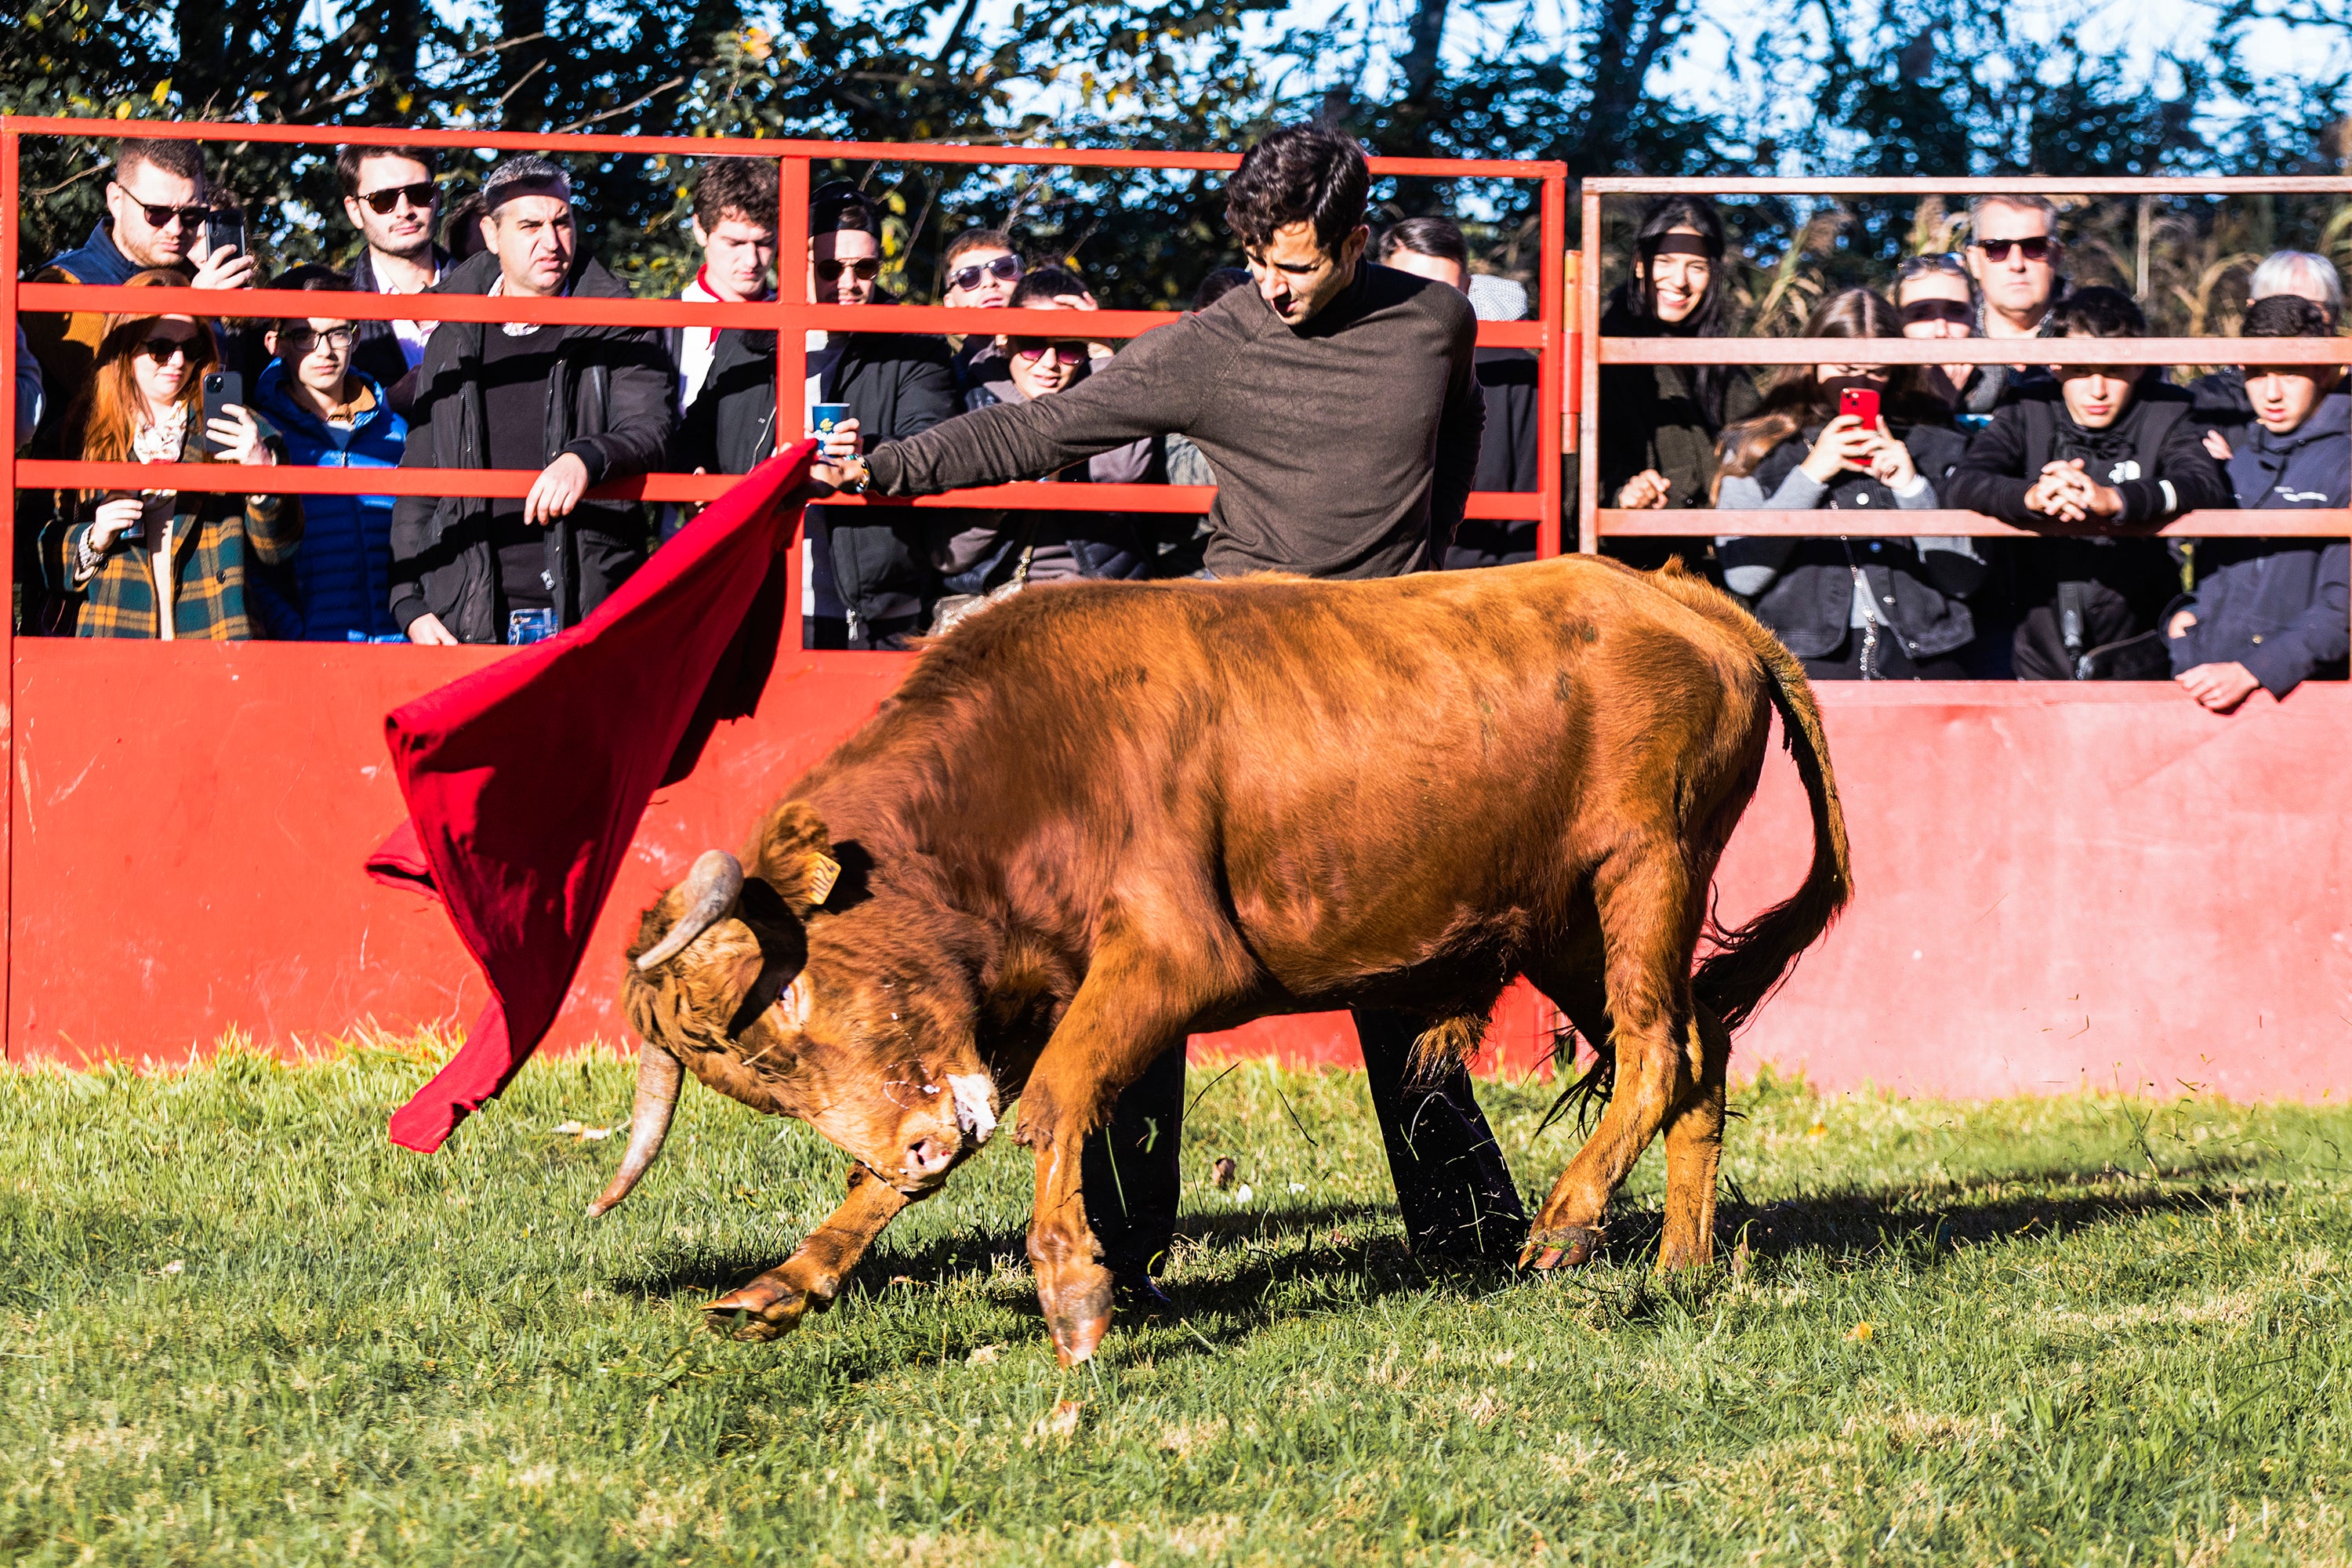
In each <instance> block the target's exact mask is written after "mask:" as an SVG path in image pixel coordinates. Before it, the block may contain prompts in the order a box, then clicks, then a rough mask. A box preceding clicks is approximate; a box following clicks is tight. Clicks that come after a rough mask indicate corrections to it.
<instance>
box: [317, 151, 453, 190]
mask: <svg viewBox="0 0 2352 1568" xmlns="http://www.w3.org/2000/svg"><path fill="white" fill-rule="evenodd" d="M371 158H405V159H407V160H408V161H409V162H410V163H418V164H422V165H423V166H424V169H425V178H426V179H428V180H429V179H431V178H432V177H433V176H434V175H435V174H437V173H439V171H438V170H436V168H435V167H434V166H433V149H431V148H430V147H344V148H341V149H339V150H338V151H337V152H336V153H335V183H336V184H339V185H341V186H342V188H343V195H344V196H345V197H346V198H347V199H348V198H356V197H357V196H358V195H359V194H360V165H361V164H362V163H366V162H368V160H370V159H371Z"/></svg>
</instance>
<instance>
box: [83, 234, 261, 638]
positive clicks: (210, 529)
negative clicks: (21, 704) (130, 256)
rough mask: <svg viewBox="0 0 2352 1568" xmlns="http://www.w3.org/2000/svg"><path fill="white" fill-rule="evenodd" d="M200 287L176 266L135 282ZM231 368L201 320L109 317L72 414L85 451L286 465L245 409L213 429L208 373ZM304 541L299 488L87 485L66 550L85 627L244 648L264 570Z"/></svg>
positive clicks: (101, 459)
mask: <svg viewBox="0 0 2352 1568" xmlns="http://www.w3.org/2000/svg"><path fill="white" fill-rule="evenodd" d="M186 281H187V279H186V277H185V275H184V274H183V273H182V272H180V271H179V270H178V269H177V268H149V269H148V270H146V271H143V272H136V273H133V274H131V276H130V277H129V278H126V279H122V282H123V283H124V285H126V286H127V287H130V288H133V289H154V288H169V287H173V286H175V285H176V286H184V285H185V283H186ZM216 363H219V351H218V348H217V346H216V345H215V342H214V338H213V334H212V333H211V332H210V331H207V330H206V329H205V326H204V325H203V324H202V323H201V322H198V321H194V319H192V318H190V317H187V316H140V315H110V316H108V317H107V318H106V319H105V322H104V327H103V330H102V331H100V335H99V340H98V353H97V359H96V362H95V363H94V364H93V365H92V367H91V370H90V374H89V380H88V382H87V383H86V384H85V385H84V388H83V391H82V395H81V397H80V398H79V401H78V403H77V405H76V407H75V410H74V412H73V414H72V415H70V416H68V422H69V425H70V426H71V427H72V428H73V429H74V430H75V431H77V432H78V439H77V441H76V444H75V448H74V449H75V452H76V455H77V456H79V458H82V459H83V460H84V461H86V462H93V463H130V462H137V463H208V462H229V463H243V464H249V465H252V466H254V467H262V468H266V467H268V466H270V465H272V464H274V463H276V462H277V461H278V450H277V446H276V441H275V437H270V436H269V435H268V434H267V433H266V432H265V431H264V430H263V429H262V427H261V425H260V423H259V422H258V421H257V420H256V419H255V418H254V416H253V411H252V410H251V409H249V408H246V407H244V406H242V405H237V404H231V405H228V406H227V407H226V410H225V411H224V416H222V417H220V418H216V419H214V420H213V421H212V422H211V423H210V424H205V423H204V420H203V408H204V390H203V388H204V374H205V370H206V369H207V368H209V367H210V366H213V365H215V364H216ZM207 442H209V443H210V444H211V447H215V448H217V449H218V455H217V456H215V454H214V452H213V451H212V450H210V449H208V448H207V445H206V444H207ZM301 540H302V508H301V505H300V503H299V501H297V500H296V499H295V498H294V497H292V496H270V495H247V496H236V495H226V494H210V493H198V494H191V495H183V494H180V493H178V492H176V491H173V490H147V491H144V492H142V493H141V494H138V495H128V494H121V493H115V492H109V491H85V492H84V493H82V494H81V495H80V496H79V497H78V498H77V499H76V500H75V502H74V506H73V510H72V522H71V524H70V525H69V526H68V528H67V530H66V533H65V539H64V548H63V551H62V552H61V554H62V561H63V569H64V572H65V574H66V577H67V581H68V584H70V585H71V587H72V588H73V589H75V590H78V591H79V592H81V593H83V594H84V595H87V600H86V602H85V603H84V604H83V605H82V607H81V613H80V616H79V626H77V628H76V629H77V630H78V631H79V634H80V635H81V636H83V637H161V638H163V640H165V641H171V640H173V639H176V638H183V637H209V638H212V639H214V640H215V641H223V642H241V641H243V640H245V639H246V638H247V637H252V636H254V635H255V627H254V625H253V621H252V618H251V616H250V614H249V612H248V610H247V596H246V587H247V579H248V576H249V574H251V572H252V570H253V568H254V566H255V565H256V564H261V565H269V564H275V563H278V562H282V561H285V560H287V559H289V557H291V556H292V555H293V553H294V552H295V549H296V548H297V546H299V544H300V543H301Z"/></svg>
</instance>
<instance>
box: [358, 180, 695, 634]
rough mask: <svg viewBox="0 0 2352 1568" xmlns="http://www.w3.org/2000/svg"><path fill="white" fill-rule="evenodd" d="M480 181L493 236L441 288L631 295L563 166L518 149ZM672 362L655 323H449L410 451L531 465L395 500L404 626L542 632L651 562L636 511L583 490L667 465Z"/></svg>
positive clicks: (433, 460) (431, 460)
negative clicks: (495, 483) (603, 256)
mask: <svg viewBox="0 0 2352 1568" xmlns="http://www.w3.org/2000/svg"><path fill="white" fill-rule="evenodd" d="M482 189H483V195H484V199H485V200H486V202H487V203H488V216H487V217H486V218H485V219H484V220H483V224H484V226H485V228H486V229H488V231H489V232H490V234H491V237H492V238H493V242H494V243H493V245H492V247H491V248H490V249H489V250H487V251H485V252H483V253H482V254H481V255H479V256H476V257H471V258H467V260H465V261H464V262H461V263H459V264H458V265H457V267H456V268H452V269H451V271H450V272H449V274H448V275H447V276H446V278H444V279H442V280H441V282H440V283H439V284H437V285H436V289H435V291H436V292H438V293H452V294H511V295H514V296H516V297H518V298H525V299H546V298H549V297H552V296H558V295H563V294H576V295H584V296H602V297H604V298H608V299H625V298H627V297H628V290H627V289H625V288H623V287H622V286H621V282H620V280H619V279H616V278H614V276H613V275H612V274H611V273H610V272H607V271H606V270H605V269H604V268H603V267H601V266H599V265H597V264H596V263H595V262H594V261H592V260H590V259H588V258H586V257H585V256H584V255H583V254H581V252H580V250H579V247H578V243H577V236H576V234H575V232H574V230H573V227H572V205H571V203H572V186H571V183H570V181H569V180H568V179H567V178H566V177H565V175H564V174H563V172H562V170H561V169H559V168H557V167H556V166H555V165H554V164H552V163H549V162H548V161H547V160H545V159H544V158H541V157H537V156H535V155H532V154H529V153H526V154H523V155H520V156H518V157H514V158H509V159H508V160H507V161H506V162H505V163H501V164H499V166H498V167H497V168H495V169H493V170H491V171H490V174H489V177H488V179H487V180H486V181H485V182H484V183H483V187H482ZM423 308H425V307H422V306H420V309H423ZM671 374H672V373H671V371H670V368H669V362H668V360H667V356H665V355H664V354H663V353H662V348H661V342H660V340H659V338H658V337H657V336H656V334H655V333H654V332H651V331H642V330H638V329H635V328H626V327H563V326H531V325H529V324H525V323H520V322H509V323H506V324H504V325H500V324H496V323H489V324H486V323H482V322H478V321H444V322H442V323H441V325H440V326H439V327H438V328H437V329H436V331H434V333H433V337H432V341H431V342H428V343H427V344H426V345H425V361H424V363H423V364H422V365H421V366H419V367H418V370H417V391H416V401H415V410H414V412H413V413H412V414H411V415H410V416H409V429H408V446H407V448H406V450H405V451H404V453H403V454H402V457H401V467H403V468H527V469H531V470H534V471H535V472H536V473H537V474H538V478H537V479H535V480H534V481H533V482H532V484H531V487H530V494H529V495H527V496H525V497H523V498H521V499H520V500H516V499H511V498H506V499H498V500H483V499H481V498H478V497H453V498H446V499H442V500H435V499H433V498H431V497H426V496H404V497H402V498H401V499H400V500H399V502H398V503H397V504H396V505H395V506H394V509H393V516H392V611H393V619H394V622H395V623H396V624H397V625H398V626H400V627H401V628H402V629H403V630H404V631H405V632H406V633H407V634H408V638H409V640H410V641H411V642H418V643H459V642H468V643H501V642H529V641H536V640H538V639H539V638H540V637H542V636H545V635H547V634H549V633H551V632H552V631H554V630H558V629H561V628H562V627H565V626H576V625H578V624H579V622H580V620H581V617H583V616H585V615H586V614H587V613H588V612H589V611H591V610H593V609H594V608H595V607H596V606H597V605H600V604H602V603H604V599H605V597H606V596H607V595H610V594H611V593H612V591H613V590H614V588H617V587H619V586H620V585H621V584H622V583H624V582H625V581H626V580H627V578H628V576H629V574H631V573H632V572H634V571H635V570H636V569H637V567H638V566H640V565H641V564H643V563H644V562H645V553H646V520H645V515H644V512H643V510H642V509H641V508H639V507H638V506H637V505H636V504H635V502H630V501H607V500H588V499H586V497H587V492H588V489H589V487H590V486H592V485H594V484H597V483H599V482H601V481H602V480H604V479H616V478H619V477H621V476H623V475H627V474H642V473H646V472H649V471H651V470H652V469H654V468H658V467H659V466H660V464H661V460H662V457H663V454H664V453H665V452H666V451H667V448H668V445H669V439H670V434H671V429H672V426H674V425H675V423H676V417H675V415H674V413H673V411H672V410H673V399H674V393H673V390H672V384H671V379H670V378H671Z"/></svg>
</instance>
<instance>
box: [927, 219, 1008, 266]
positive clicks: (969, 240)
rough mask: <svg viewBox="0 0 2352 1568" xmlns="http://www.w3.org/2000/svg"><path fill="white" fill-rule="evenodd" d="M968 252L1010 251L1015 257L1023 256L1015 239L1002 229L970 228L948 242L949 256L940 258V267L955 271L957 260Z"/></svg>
mask: <svg viewBox="0 0 2352 1568" xmlns="http://www.w3.org/2000/svg"><path fill="white" fill-rule="evenodd" d="M967 250H1009V251H1011V252H1012V253H1013V255H1015V256H1018V255H1020V254H1021V247H1019V246H1017V245H1015V244H1013V237H1012V236H1011V235H1009V234H1007V233H1005V232H1004V231H1003V229H1001V228H968V229H965V230H964V231H963V232H962V233H961V234H960V235H957V236H956V237H954V238H953V239H951V240H950V241H948V248H947V254H946V255H944V256H942V257H940V267H942V268H945V269H947V270H948V271H950V272H952V271H954V270H955V264H956V258H957V257H959V256H961V255H962V254H963V253H964V252H965V251H967Z"/></svg>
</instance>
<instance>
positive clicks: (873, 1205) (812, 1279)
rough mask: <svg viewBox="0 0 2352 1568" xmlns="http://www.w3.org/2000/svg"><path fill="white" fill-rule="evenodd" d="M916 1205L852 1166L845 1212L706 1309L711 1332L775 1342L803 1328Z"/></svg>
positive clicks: (836, 1214) (837, 1213)
mask: <svg viewBox="0 0 2352 1568" xmlns="http://www.w3.org/2000/svg"><path fill="white" fill-rule="evenodd" d="M912 1202H914V1200H913V1199H912V1198H910V1197H908V1195H907V1194H904V1193H902V1192H900V1191H899V1190H898V1188H896V1187H894V1186H892V1185H891V1184H889V1183H887V1182H886V1181H884V1180H882V1179H881V1178H880V1177H878V1176H877V1175H876V1174H874V1173H873V1172H871V1171H869V1170H867V1169H866V1167H865V1166H863V1165H852V1166H851V1167H850V1168H849V1195H848V1196H847V1197H845V1198H844V1199H843V1200H842V1204H841V1206H840V1207H839V1208H837V1209H835V1210H834V1211H833V1213H832V1214H831V1215H827V1216H826V1218H825V1222H824V1224H823V1225H821V1226H817V1227H816V1228H815V1229H814V1230H813V1231H811V1232H809V1234H808V1236H807V1237H805V1238H803V1241H802V1242H801V1244H800V1247H799V1248H798V1249H797V1250H795V1251H794V1252H793V1255H792V1256H791V1257H790V1258H786V1259H784V1261H783V1262H782V1263H780V1264H778V1265H777V1266H776V1267H775V1268H771V1269H769V1270H768V1271H767V1272H766V1273H765V1274H762V1275H761V1276H760V1277H759V1278H758V1279H754V1280H752V1281H751V1283H750V1284H749V1285H746V1286H744V1287H743V1288H742V1289H738V1290H730V1291H729V1292H727V1294H726V1295H724V1296H721V1297H719V1300H716V1301H713V1302H711V1303H710V1305H709V1306H708V1307H705V1308H703V1309H702V1310H703V1312H704V1313H705V1314H706V1316H705V1318H704V1321H706V1322H708V1323H709V1325H710V1331H711V1332H713V1333H715V1334H731V1335H733V1336H734V1337H735V1338H737V1339H739V1340H772V1339H774V1338H775V1337H776V1336H777V1335H778V1334H781V1333H783V1332H785V1331H789V1330H792V1329H796V1328H798V1327H799V1326H800V1321H801V1320H802V1319H803V1317H806V1316H807V1315H808V1314H809V1313H811V1312H814V1311H819V1310H823V1309H824V1308H826V1307H829V1306H831V1305H833V1299H834V1297H835V1296H836V1295H838V1294H839V1293H840V1290H841V1282H842V1280H843V1279H846V1278H847V1277H848V1274H849V1271H850V1270H851V1269H852V1268H856V1267H857V1260H858V1259H859V1258H863V1257H864V1256H865V1255H866V1248H867V1247H871V1246H873V1245H874V1238H875V1237H877V1236H879V1235H881V1234H882V1227H883V1226H887V1225H888V1224H889V1223H890V1222H891V1221H892V1220H894V1219H896V1218H897V1217H898V1211H899V1210H901V1209H903V1208H905V1207H906V1206H907V1205H908V1204H910V1203H912ZM739 1320H740V1321H739Z"/></svg>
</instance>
